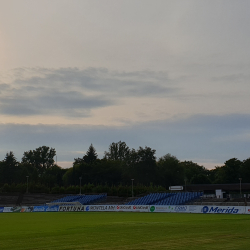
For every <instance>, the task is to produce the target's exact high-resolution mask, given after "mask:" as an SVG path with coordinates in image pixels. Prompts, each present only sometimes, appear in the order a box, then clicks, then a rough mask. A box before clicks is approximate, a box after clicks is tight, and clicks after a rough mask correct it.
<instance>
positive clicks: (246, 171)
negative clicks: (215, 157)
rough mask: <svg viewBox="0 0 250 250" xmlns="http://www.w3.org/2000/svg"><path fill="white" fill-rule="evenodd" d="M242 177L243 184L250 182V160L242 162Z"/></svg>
mask: <svg viewBox="0 0 250 250" xmlns="http://www.w3.org/2000/svg"><path fill="white" fill-rule="evenodd" d="M240 177H241V178H242V181H243V182H248V183H249V182H250V158H248V159H246V160H244V161H243V162H242V165H241V168H240Z"/></svg>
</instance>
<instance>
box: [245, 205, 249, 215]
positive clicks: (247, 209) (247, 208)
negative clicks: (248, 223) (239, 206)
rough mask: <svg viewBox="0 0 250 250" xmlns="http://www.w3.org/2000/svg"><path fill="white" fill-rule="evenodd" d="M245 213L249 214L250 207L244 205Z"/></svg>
mask: <svg viewBox="0 0 250 250" xmlns="http://www.w3.org/2000/svg"><path fill="white" fill-rule="evenodd" d="M245 213H246V214H250V207H247V206H246V211H245Z"/></svg>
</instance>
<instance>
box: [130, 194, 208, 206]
mask: <svg viewBox="0 0 250 250" xmlns="http://www.w3.org/2000/svg"><path fill="white" fill-rule="evenodd" d="M202 195H203V193H202V192H181V193H152V194H149V195H146V196H144V197H141V198H139V199H136V200H133V201H130V202H128V203H127V204H126V205H184V204H187V203H190V202H193V201H195V200H196V199H199V198H200V197H201V196H202Z"/></svg>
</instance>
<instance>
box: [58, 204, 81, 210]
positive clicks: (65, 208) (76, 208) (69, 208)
mask: <svg viewBox="0 0 250 250" xmlns="http://www.w3.org/2000/svg"><path fill="white" fill-rule="evenodd" d="M58 211H59V212H83V211H84V206H81V205H74V206H59V210H58Z"/></svg>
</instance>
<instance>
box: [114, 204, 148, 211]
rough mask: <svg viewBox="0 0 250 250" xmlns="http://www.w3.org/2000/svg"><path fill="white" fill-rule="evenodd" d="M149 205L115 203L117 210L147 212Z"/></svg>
mask: <svg viewBox="0 0 250 250" xmlns="http://www.w3.org/2000/svg"><path fill="white" fill-rule="evenodd" d="M149 207H150V206H149V205H117V206H116V211H117V212H148V211H149Z"/></svg>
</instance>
